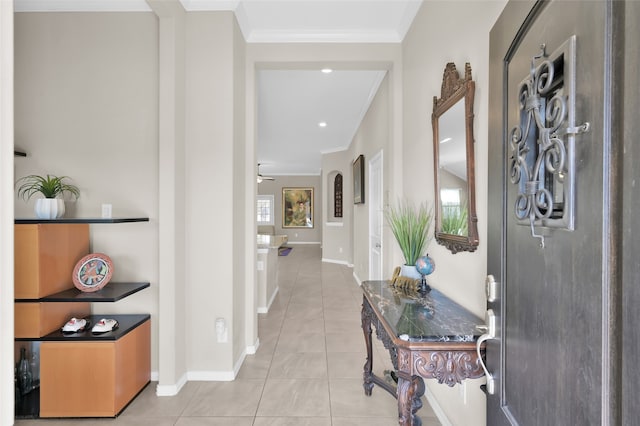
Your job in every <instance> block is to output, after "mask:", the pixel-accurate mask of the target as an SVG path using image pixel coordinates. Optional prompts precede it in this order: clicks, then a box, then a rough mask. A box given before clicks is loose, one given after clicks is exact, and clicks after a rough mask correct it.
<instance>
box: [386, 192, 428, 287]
mask: <svg viewBox="0 0 640 426" xmlns="http://www.w3.org/2000/svg"><path fill="white" fill-rule="evenodd" d="M384 216H385V220H386V222H387V224H388V225H389V227H390V228H391V232H392V233H393V236H394V237H395V238H396V241H397V242H398V245H399V246H400V251H402V255H403V257H404V260H405V264H404V265H402V266H401V272H400V274H401V275H402V276H405V277H411V278H415V279H420V278H421V277H422V276H421V274H420V273H419V272H418V271H417V269H416V267H415V264H416V261H417V260H418V258H419V257H421V256H422V255H423V254H424V253H425V252H426V250H427V246H428V245H429V243H430V242H431V236H430V235H429V232H430V229H431V223H432V221H433V213H432V209H431V208H430V207H428V206H427V204H426V203H421V204H420V205H418V206H416V205H415V204H413V203H410V202H409V201H406V200H404V201H398V203H397V204H396V205H395V206H388V207H387V208H386V209H385V211H384Z"/></svg>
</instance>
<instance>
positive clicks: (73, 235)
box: [14, 223, 89, 299]
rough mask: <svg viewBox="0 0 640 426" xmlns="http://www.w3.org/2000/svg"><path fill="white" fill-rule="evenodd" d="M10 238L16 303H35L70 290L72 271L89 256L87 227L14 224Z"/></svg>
mask: <svg viewBox="0 0 640 426" xmlns="http://www.w3.org/2000/svg"><path fill="white" fill-rule="evenodd" d="M14 238H15V240H14V241H15V243H14V247H15V248H14V253H15V255H14V256H15V281H14V296H15V298H16V299H39V298H41V297H45V296H48V295H50V294H54V293H57V292H59V291H62V290H66V289H67V288H70V287H73V282H72V281H71V273H72V272H73V267H74V266H75V265H76V262H78V260H80V259H82V257H83V256H84V255H86V254H89V225H88V224H86V223H77V224H66V223H51V224H49V223H46V224H45V223H37V224H17V225H15V237H14Z"/></svg>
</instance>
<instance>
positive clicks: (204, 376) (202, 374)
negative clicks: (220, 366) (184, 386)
mask: <svg viewBox="0 0 640 426" xmlns="http://www.w3.org/2000/svg"><path fill="white" fill-rule="evenodd" d="M233 379H235V374H234V373H233V370H230V371H207V370H204V371H189V372H188V373H187V380H189V381H190V382H231V381H233Z"/></svg>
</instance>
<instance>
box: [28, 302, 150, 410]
mask: <svg viewBox="0 0 640 426" xmlns="http://www.w3.org/2000/svg"><path fill="white" fill-rule="evenodd" d="M110 318H115V319H116V320H118V322H119V323H120V327H119V329H118V330H119V332H118V333H117V335H116V336H114V337H113V338H107V339H103V340H101V339H100V338H92V337H90V336H87V337H86V338H82V337H81V338H74V339H72V341H69V340H59V341H45V342H42V344H41V346H40V355H41V357H42V360H41V362H40V382H41V385H40V417H114V416H116V415H117V414H118V413H119V412H120V411H121V410H122V409H123V408H124V407H125V406H126V405H127V404H128V403H129V402H130V401H131V400H132V399H133V397H135V396H136V395H137V394H138V392H140V390H142V388H144V386H146V384H147V383H149V380H150V370H151V365H150V362H151V361H150V359H151V354H150V335H151V322H150V321H149V316H148V315H112V316H110ZM91 320H92V323H95V321H99V320H100V317H95V316H94V317H91ZM87 334H88V333H87ZM52 338H53V337H52Z"/></svg>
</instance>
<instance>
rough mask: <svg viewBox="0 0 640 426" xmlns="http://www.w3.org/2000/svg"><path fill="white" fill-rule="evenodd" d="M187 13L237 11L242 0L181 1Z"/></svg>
mask: <svg viewBox="0 0 640 426" xmlns="http://www.w3.org/2000/svg"><path fill="white" fill-rule="evenodd" d="M180 3H182V7H184V10H186V11H187V12H202V11H220V10H234V11H235V10H237V8H238V5H239V4H240V0H180Z"/></svg>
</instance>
